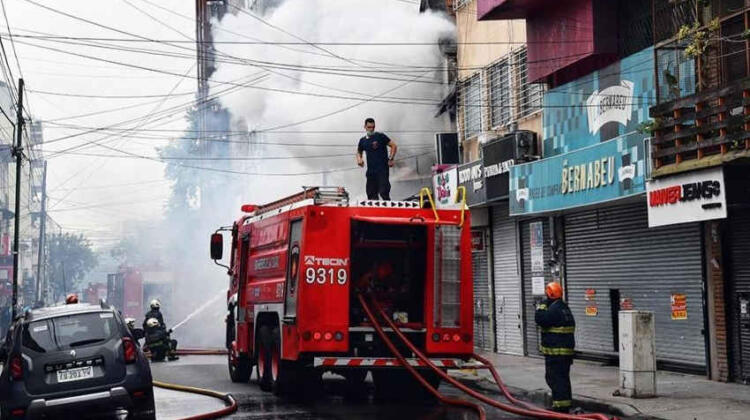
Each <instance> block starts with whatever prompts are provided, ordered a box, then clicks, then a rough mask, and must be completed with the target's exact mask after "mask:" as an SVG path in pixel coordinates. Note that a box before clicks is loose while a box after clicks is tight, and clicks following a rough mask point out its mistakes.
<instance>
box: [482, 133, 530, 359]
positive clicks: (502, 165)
mask: <svg viewBox="0 0 750 420" xmlns="http://www.w3.org/2000/svg"><path fill="white" fill-rule="evenodd" d="M515 146H516V145H515V138H514V137H512V136H510V137H505V138H502V139H496V140H493V141H491V142H489V143H487V144H486V145H484V146H483V148H482V156H483V158H482V166H483V176H484V184H485V185H484V188H485V190H486V197H487V203H488V207H489V212H490V219H491V220H490V226H491V237H492V267H493V274H494V276H493V277H494V279H493V286H494V289H495V325H496V333H495V334H496V339H497V351H498V352H500V353H510V354H523V353H524V347H523V343H524V340H523V316H522V305H521V301H522V300H521V278H520V270H519V268H518V266H519V252H518V232H517V223H516V220H515V219H512V218H511V217H510V216H509V214H508V177H509V169H510V167H511V166H512V165H513V164H514V163H515V153H516V148H515Z"/></svg>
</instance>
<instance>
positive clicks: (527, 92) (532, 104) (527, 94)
mask: <svg viewBox="0 0 750 420" xmlns="http://www.w3.org/2000/svg"><path fill="white" fill-rule="evenodd" d="M514 58H515V60H514V61H515V67H516V70H517V73H516V74H517V77H518V90H519V92H518V118H523V117H525V116H527V115H530V114H532V113H534V112H536V111H538V110H540V109H542V97H543V96H544V84H542V83H529V80H528V77H527V76H528V66H527V62H526V48H523V49H521V50H519V51H518V52H516V53H515V57H514Z"/></svg>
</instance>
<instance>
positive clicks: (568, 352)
mask: <svg viewBox="0 0 750 420" xmlns="http://www.w3.org/2000/svg"><path fill="white" fill-rule="evenodd" d="M542 354H544V355H546V356H572V355H573V354H574V351H573V349H571V348H566V347H545V346H542Z"/></svg>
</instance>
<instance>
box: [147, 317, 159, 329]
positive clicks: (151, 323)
mask: <svg viewBox="0 0 750 420" xmlns="http://www.w3.org/2000/svg"><path fill="white" fill-rule="evenodd" d="M146 327H148V328H158V327H159V320H158V319H156V318H149V319H148V320H147V321H146Z"/></svg>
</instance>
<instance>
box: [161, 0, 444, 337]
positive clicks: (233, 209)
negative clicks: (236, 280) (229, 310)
mask: <svg viewBox="0 0 750 420" xmlns="http://www.w3.org/2000/svg"><path fill="white" fill-rule="evenodd" d="M250 13H252V12H250ZM262 19H265V20H266V21H267V22H268V24H270V25H273V26H275V27H277V28H282V29H283V30H285V31H287V32H289V33H293V34H294V35H295V36H296V37H295V36H291V35H288V34H285V33H284V32H282V31H280V30H279V29H274V28H273V27H271V26H268V25H266V24H264V23H261V21H260V20H259V19H256V18H254V17H252V16H250V15H248V14H247V13H241V12H240V13H237V14H236V15H231V14H227V15H225V16H224V17H223V19H222V20H221V21H218V22H217V21H215V22H213V37H214V41H216V44H215V45H216V50H217V51H216V58H217V66H218V69H217V71H216V72H215V73H214V74H213V76H212V85H211V93H212V94H215V95H218V96H219V97H220V101H221V103H222V105H223V106H224V107H227V108H228V109H229V110H230V112H231V114H232V116H233V119H234V123H233V126H234V127H233V130H238V129H242V128H247V129H248V130H250V131H253V130H261V132H260V133H257V134H254V135H252V136H250V139H251V141H253V140H254V141H260V142H262V143H284V144H289V143H293V144H300V145H309V146H305V147H296V146H287V145H284V146H274V145H269V144H261V145H256V146H250V147H242V146H241V145H239V146H238V145H237V144H236V143H232V145H231V146H230V153H231V156H232V157H243V156H244V157H251V158H252V157H263V158H264V159H266V160H261V161H232V163H231V165H229V166H227V165H225V166H224V168H225V169H232V170H234V171H242V172H250V173H286V174H290V173H303V172H310V173H312V174H310V175H308V176H293V177H270V176H245V177H241V176H240V177H237V176H235V177H232V176H223V175H222V174H214V173H199V174H197V175H199V176H200V177H202V179H203V180H204V182H205V181H206V180H208V179H212V178H216V181H215V182H214V183H213V184H212V185H214V187H213V190H212V191H207V192H206V194H205V195H203V194H202V197H201V203H200V207H201V210H200V212H199V213H200V215H201V216H200V217H199V218H198V219H197V220H176V221H171V222H170V225H171V226H174V228H173V229H170V230H171V235H175V234H176V235H177V237H175V238H174V239H173V241H172V243H174V244H175V245H174V246H175V249H174V251H173V252H174V253H175V254H176V256H177V257H176V259H178V260H179V261H181V262H182V264H183V267H182V269H181V270H180V271H181V272H180V273H178V274H177V283H178V286H177V287H176V288H175V291H174V296H173V301H174V303H175V305H174V307H173V309H172V314H170V315H171V317H170V318H171V319H172V320H173V324H174V323H177V322H178V321H180V320H183V319H185V318H186V317H189V316H191V315H190V314H191V313H192V312H194V311H195V310H197V309H199V308H201V307H203V308H205V309H204V310H202V311H201V313H200V314H197V315H195V316H194V317H191V318H190V319H188V321H186V322H185V323H184V326H182V327H181V328H179V329H178V330H176V331H175V334H176V337H177V339H178V340H180V342H181V343H184V344H185V345H187V346H205V347H221V346H223V341H222V340H223V337H224V329H223V322H222V318H223V316H224V314H225V313H226V302H224V301H223V299H219V300H218V301H216V302H214V303H211V304H210V305H204V304H205V303H206V301H207V300H208V299H210V298H211V297H213V296H215V295H216V294H217V293H218V292H219V291H220V290H226V287H227V285H228V283H229V279H228V277H227V276H226V270H224V269H221V268H219V267H216V266H215V265H213V263H212V262H211V261H210V260H209V259H208V255H207V254H208V243H209V242H208V239H209V234H210V233H211V232H212V231H213V230H214V229H216V228H217V227H219V226H222V225H224V226H226V225H231V223H232V221H233V220H236V218H237V217H238V216H239V214H240V212H239V207H240V204H242V203H264V202H268V201H272V200H276V199H279V198H281V197H283V196H285V195H288V194H291V193H294V192H298V191H300V187H301V186H302V185H319V184H321V183H322V181H324V180H326V181H327V182H328V183H329V184H337V185H344V186H345V187H346V188H347V189H348V190H349V191H350V192H352V193H353V195H355V196H356V195H357V194H358V193H360V192H361V191H362V190H363V189H364V184H365V179H364V170H362V169H359V168H357V169H356V170H348V171H338V169H340V168H351V167H354V166H355V161H354V153H355V151H356V144H357V141H358V139H359V138H360V137H361V136H362V134H363V133H361V131H362V126H363V123H364V119H365V118H366V117H373V118H375V119H376V121H377V128H378V130H379V131H383V132H385V133H387V134H389V136H390V137H391V138H393V139H394V140H395V141H396V142H397V143H398V144H399V157H400V158H404V157H407V156H417V155H422V156H425V157H429V158H430V159H431V156H432V155H434V149H433V148H432V144H433V135H434V134H433V133H434V132H441V131H445V130H447V129H449V128H450V126H449V125H446V124H450V123H449V122H446V119H447V118H435V113H436V110H437V107H436V106H435V104H436V103H438V102H440V101H441V100H442V98H443V97H444V96H445V94H446V93H447V91H448V88H447V86H446V85H445V84H442V83H440V82H442V81H443V80H444V79H445V73H444V71H445V70H444V68H443V63H444V58H443V56H442V54H441V52H440V49H439V47H438V45H437V42H438V40H439V39H441V38H442V37H452V35H451V34H452V33H453V32H454V27H453V24H452V23H451V22H450V20H449V19H448V18H447V17H446V16H444V15H440V14H437V13H423V14H420V13H419V12H418V5H417V4H416V3H414V4H406V3H402V2H399V1H382V0H286V1H284V2H282V3H281V5H280V6H279V7H278V8H276V9H274V10H273V12H272V13H271V14H270V15H269V16H263V17H262ZM236 34H242V35H244V37H242V36H239V35H236ZM248 37H251V38H255V39H260V40H263V41H265V42H270V43H278V42H282V43H301V41H300V39H304V40H307V41H311V42H320V43H330V42H347V43H367V44H373V43H381V44H384V45H377V46H375V45H361V46H349V45H347V46H332V45H320V47H319V48H316V47H313V46H310V45H307V44H304V43H301V44H300V45H284V46H281V45H273V44H248V43H239V42H245V41H250V40H249V39H248ZM393 43H412V44H424V45H408V46H404V45H400V46H394V45H385V44H393ZM320 48H324V49H325V50H327V51H328V52H326V51H323V50H321V49H320ZM332 54H333V55H336V56H338V57H333V56H332ZM227 56H232V57H240V58H242V59H245V60H256V61H262V62H266V63H283V64H285V65H287V66H295V67H304V68H305V69H306V70H314V69H313V68H319V70H321V71H328V72H335V73H342V74H357V75H361V76H365V77H344V76H342V75H339V74H337V75H332V74H321V73H319V72H313V71H293V70H289V69H263V68H260V67H258V66H251V65H248V64H234V63H226V62H223V61H225V60H228V59H227ZM379 69H382V70H387V71H383V72H372V70H379ZM262 73H265V74H266V76H265V78H264V79H263V81H262V82H260V83H259V84H258V85H257V86H259V87H263V88H266V89H275V90H277V91H270V90H260V89H252V88H244V89H239V90H237V91H236V92H234V93H231V94H221V93H220V92H222V91H223V90H226V89H227V88H228V87H230V86H227V85H226V84H224V83H222V82H229V81H232V82H242V81H246V80H249V79H251V78H254V77H256V76H257V75H258V74H262ZM382 78H392V79H398V80H383V79H382ZM417 80H420V81H428V82H430V83H419V82H417ZM278 90H286V91H293V92H305V93H307V94H308V95H295V94H289V93H283V92H280V91H278ZM346 91H349V92H346ZM313 95H324V96H329V95H334V96H347V97H358V98H359V97H362V98H367V97H369V96H378V97H385V98H388V97H391V98H394V97H397V98H405V99H404V100H399V101H401V102H430V105H429V106H427V105H415V104H413V103H382V102H376V101H369V102H366V101H365V102H363V101H361V100H354V99H346V100H343V99H339V98H328V97H320V96H313ZM425 99H426V101H424V100H425ZM420 100H422V101H420ZM347 107H348V108H350V109H348V110H346V111H343V112H336V111H338V110H341V109H343V108H347ZM326 114H331V115H330V116H328V117H325V118H317V117H320V116H322V115H326ZM308 119H312V121H310V122H308V123H304V124H295V125H292V126H290V127H288V128H285V129H283V130H279V131H305V132H306V133H278V132H276V133H273V132H262V130H267V129H269V128H273V127H279V126H286V125H289V124H293V123H296V122H299V121H304V120H308ZM342 130H343V131H354V132H352V133H343V134H342V133H334V132H335V131H342ZM410 130H421V131H423V132H421V133H399V132H400V131H410ZM310 131H315V132H316V133H310ZM229 138H230V139H232V140H233V141H237V140H239V139H241V138H243V137H242V136H232V137H229ZM329 145H338V147H329ZM320 155H326V157H325V158H314V157H313V156H320ZM337 155H345V156H337ZM285 156H286V157H299V158H298V159H283V160H282V159H277V160H271V159H268V158H269V157H285ZM430 159H427V161H428V162H429V161H430ZM417 162H418V160H417V158H416V157H414V158H413V159H412V158H410V159H405V160H402V161H400V162H398V163H397V165H398V167H397V170H396V171H394V173H392V175H391V180H392V181H394V180H397V179H399V177H401V178H409V177H410V176H412V175H413V174H414V172H415V171H416V168H415V167H414V166H415V165H416V163H417ZM424 166H427V164H424ZM325 170H332V171H333V172H332V173H331V174H330V175H328V176H327V178H324V177H323V176H322V174H320V172H321V171H325ZM428 171H429V168H421V169H420V173H421V174H424V173H426V172H428ZM394 187H395V185H394ZM394 192H395V194H394V198H398V197H399V196H398V194H399V193H398V191H397V190H396V191H394ZM414 192H416V191H406V190H404V191H402V192H401V196H403V195H407V194H411V193H414ZM209 193H210V194H209ZM206 197H212V198H211V199H207V198H206ZM180 226H182V227H183V228H180ZM185 226H189V228H188V229H184V227H185ZM228 236H229V235H228V234H226V233H225V247H224V249H225V254H228V253H229V249H230V247H229V238H228ZM227 262H228V258H225V259H224V263H227Z"/></svg>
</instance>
